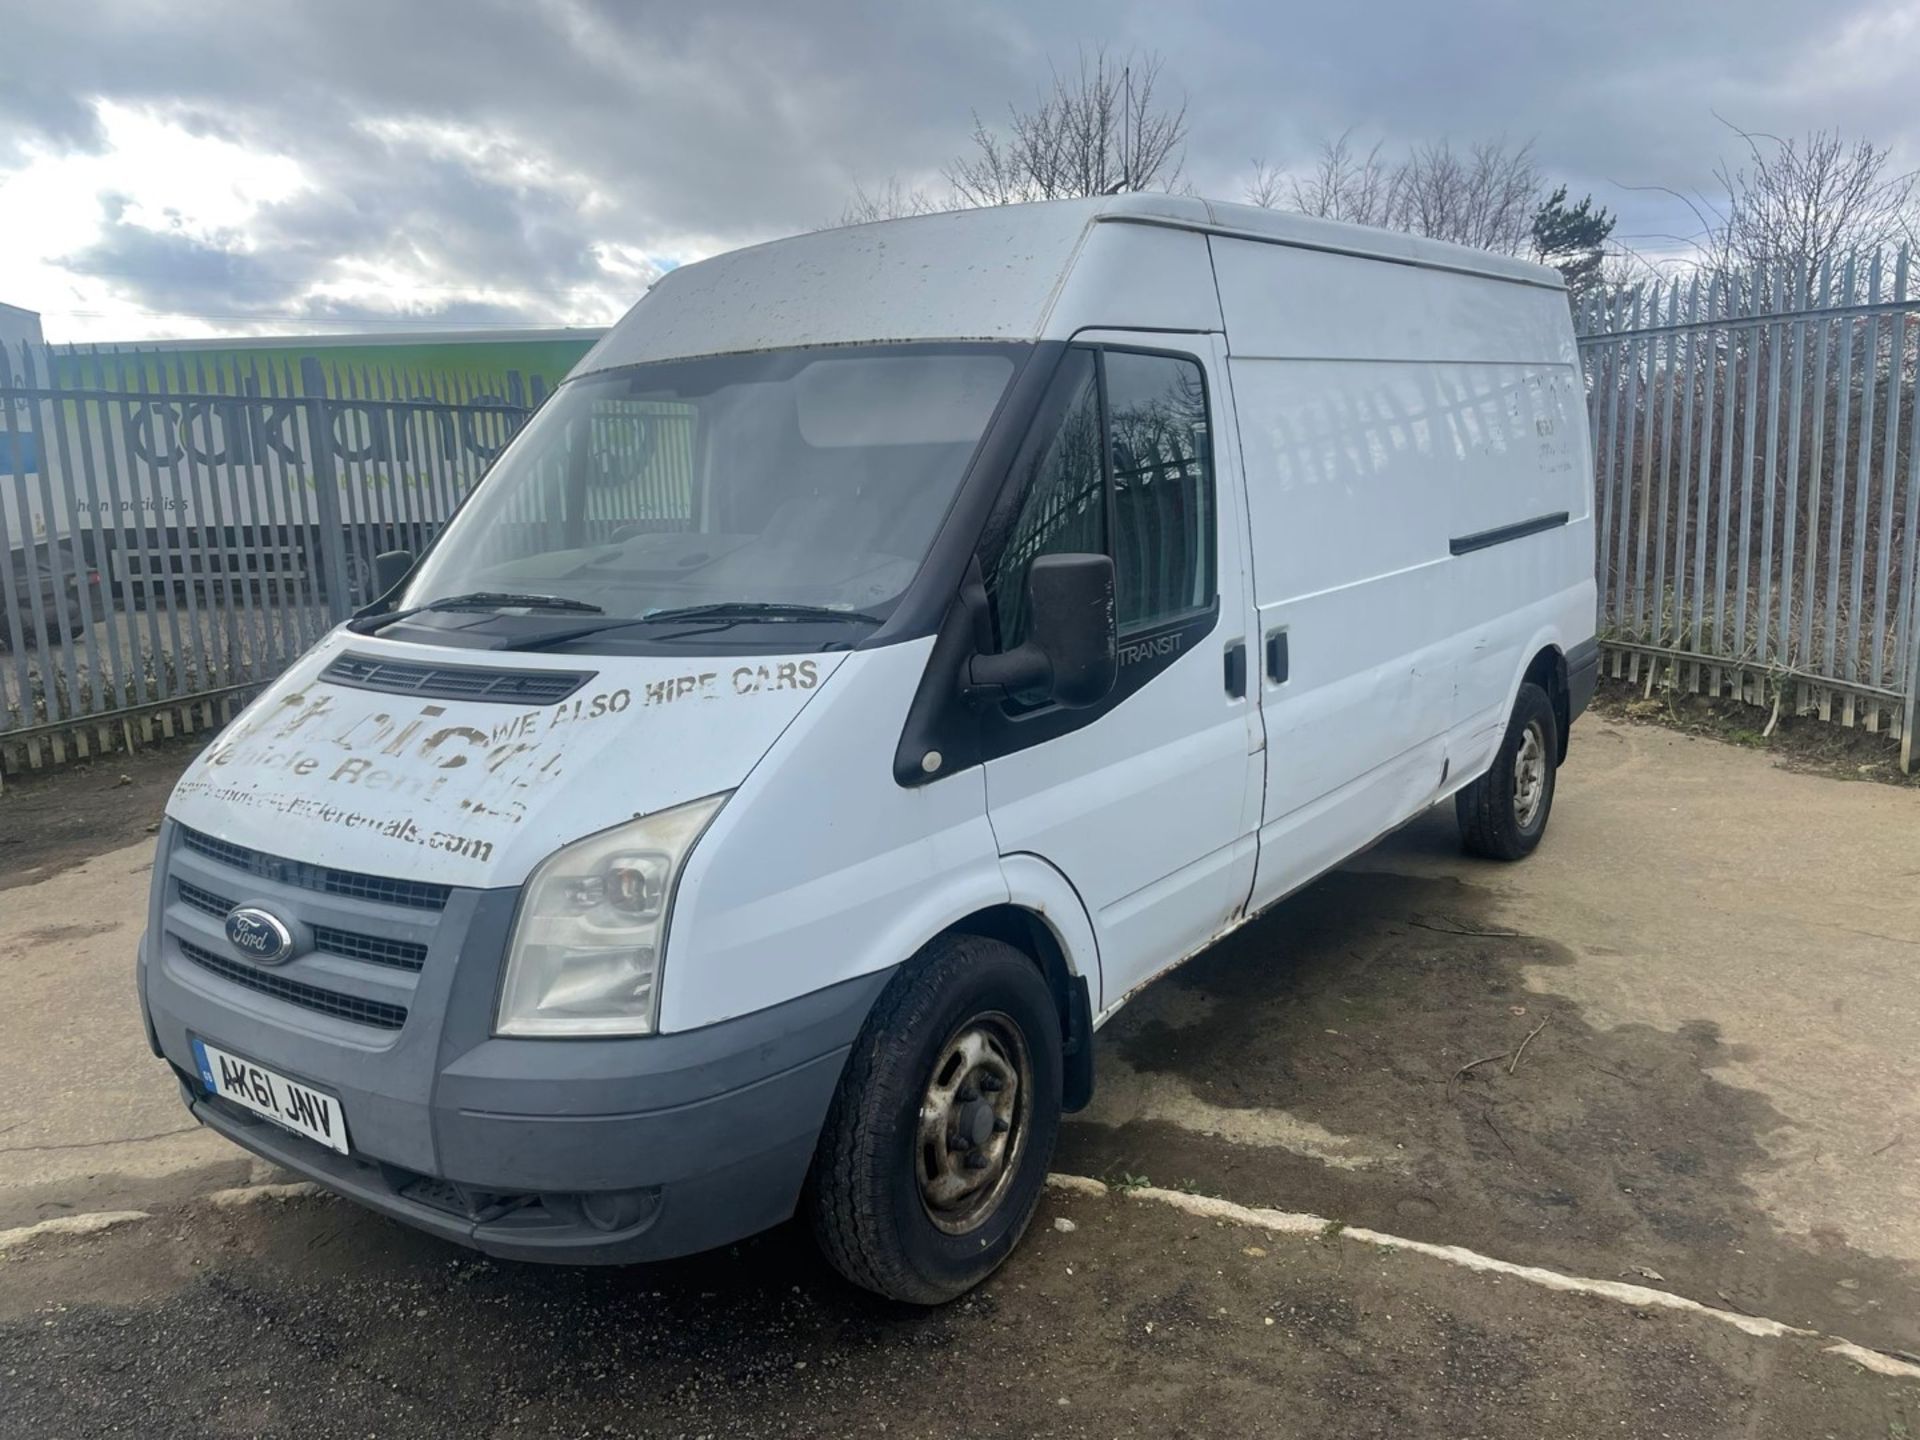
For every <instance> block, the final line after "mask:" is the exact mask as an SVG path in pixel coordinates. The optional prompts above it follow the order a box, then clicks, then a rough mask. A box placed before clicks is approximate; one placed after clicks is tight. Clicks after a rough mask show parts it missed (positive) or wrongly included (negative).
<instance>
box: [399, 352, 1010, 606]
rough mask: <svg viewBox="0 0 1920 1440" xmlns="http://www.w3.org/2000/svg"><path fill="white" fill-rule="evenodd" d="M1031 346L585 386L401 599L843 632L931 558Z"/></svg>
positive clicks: (611, 376) (464, 515)
mask: <svg viewBox="0 0 1920 1440" xmlns="http://www.w3.org/2000/svg"><path fill="white" fill-rule="evenodd" d="M1022 356H1023V347H1020V346H1009V345H964V344H954V345H944V344H943V345H931V344H913V345H873V346H836V347H833V348H831V349H819V348H814V349H805V350H787V351H773V352H766V353H759V354H751V355H731V356H719V357H712V358H707V359H699V360H674V361H663V362H659V363H656V364H650V365H641V366H634V367H631V368H628V369H624V370H614V371H607V372H603V373H599V374H592V375H587V376H583V377H582V378H580V379H577V380H571V381H569V382H567V383H566V384H564V385H562V386H561V387H560V389H559V390H558V391H556V392H555V394H554V396H553V398H552V399H551V400H549V401H548V402H547V404H546V405H544V406H543V407H542V408H541V409H540V411H539V412H538V413H537V414H536V415H535V416H534V417H533V418H532V419H531V420H530V421H529V422H528V423H527V425H526V427H525V428H524V429H523V430H522V431H521V432H520V434H519V435H518V436H517V437H515V439H514V441H513V443H512V444H511V445H510V446H508V448H507V449H506V451H505V452H504V453H503V454H502V455H501V457H500V459H499V460H498V462H497V463H496V464H495V465H494V467H493V469H492V471H491V472H490V473H489V474H488V476H487V478H486V480H485V482H484V483H483V484H482V485H481V486H480V488H479V490H478V491H477V492H476V493H475V494H474V496H473V498H472V499H471V501H469V502H468V504H467V505H465V506H464V507H463V508H462V509H461V510H460V513H459V514H458V515H457V516H456V517H455V518H454V519H453V521H452V522H451V523H450V524H449V526H448V527H447V530H446V532H445V534H443V535H442V536H441V538H440V540H439V543H438V544H436V545H435V546H434V547H433V550H432V551H431V553H430V554H429V555H428V556H427V558H426V560H425V561H424V562H423V563H422V565H421V566H420V569H419V571H418V573H417V574H416V576H415V578H414V580H413V582H412V584H411V585H409V586H408V588H407V592H406V594H405V595H404V596H403V597H401V599H400V604H401V606H402V607H403V608H406V607H417V606H423V605H431V604H434V602H451V603H453V604H458V605H463V606H474V607H475V608H481V609H485V608H487V606H486V605H485V604H484V603H479V602H481V601H483V600H485V599H486V598H487V597H492V598H493V599H494V600H495V601H496V602H497V604H498V606H499V608H501V609H503V610H505V609H509V608H511V597H514V596H527V597H533V598H535V599H536V600H542V601H544V602H545V603H544V604H542V605H541V606H539V607H538V608H539V610H540V612H541V614H542V615H543V616H544V618H545V620H546V622H547V623H550V624H553V625H560V624H563V623H565V622H569V621H571V622H575V623H576V624H577V623H578V622H580V621H581V619H582V616H581V614H580V613H578V612H579V611H581V610H583V609H584V608H585V607H588V606H591V607H593V608H594V609H597V610H598V611H600V612H602V613H603V615H604V616H605V617H606V620H607V621H620V622H624V623H620V624H604V625H603V624H602V622H601V621H599V620H591V621H589V623H588V624H587V626H585V627H584V628H583V631H582V633H586V632H587V631H591V630H597V629H600V628H606V629H609V630H613V629H618V630H622V631H632V632H634V633H636V634H638V633H640V632H641V631H642V628H643V627H645V628H651V627H652V626H653V625H656V624H657V625H665V624H667V623H669V622H679V623H684V622H685V620H686V619H688V618H690V617H689V616H688V614H687V612H689V611H700V612H702V613H704V614H708V615H712V616H715V617H716V618H723V619H724V618H728V617H733V618H735V619H738V618H740V617H743V616H744V617H747V618H757V619H761V620H764V621H766V622H767V623H775V622H779V621H788V620H794V619H801V620H810V621H814V622H820V623H825V624H829V625H835V628H836V629H837V630H838V631H839V632H840V633H839V634H838V635H837V637H836V638H838V639H841V640H845V639H846V638H848V635H847V632H848V631H849V630H852V629H853V627H854V626H855V625H856V624H862V623H864V624H867V625H871V624H872V623H874V622H875V621H877V620H878V619H879V618H883V617H884V615H885V613H886V612H887V610H888V609H890V608H891V607H892V606H893V605H894V604H895V602H897V601H898V599H899V597H900V595H901V593H902V592H903V591H904V590H905V589H906V587H907V585H908V583H909V582H910V581H911V580H912V579H913V576H914V574H915V573H916V572H917V571H918V570H919V568H920V565H921V562H922V561H923V560H924V559H925V558H926V553H927V550H928V548H929V547H930V546H931V545H932V543H933V536H934V532H935V531H936V530H937V529H938V528H939V525H940V522H941V521H942V519H944V518H945V516H946V514H947V510H948V507H949V506H950V505H951V503H952V501H953V498H954V494H955V492H956V490H957V489H958V488H959V484H960V480H961V477H962V476H963V475H964V474H965V472H966V468H967V464H968V462H969V460H970V459H971V458H972V455H973V452H974V450H975V448H976V447H977V446H978V444H979V443H980V439H981V437H982V435H983V434H984V433H985V431H986V428H987V424H988V422H989V420H991V418H992V416H993V414H994V411H995V409H996V407H997V406H998V404H999V402H1000V398H1001V396H1002V395H1003V394H1004V393H1005V391H1006V388H1007V386H1008V384H1009V382H1010V381H1011V380H1012V377H1013V374H1014V371H1015V369H1016V368H1017V366H1018V363H1019V361H1020V360H1021V358H1022ZM463 596H464V597H475V598H473V599H469V600H467V601H461V600H458V599H457V598H456V597H463ZM556 601H559V602H577V603H575V604H569V605H564V606H563V605H560V604H556V603H554V602H556ZM548 611H551V612H553V613H551V614H550V615H548V614H546V612H548ZM566 611H573V612H576V613H571V614H569V613H565V612H566ZM676 612H677V613H676ZM518 613H519V614H521V615H525V614H526V613H528V612H526V611H521V612H518ZM468 618H469V620H470V619H471V616H469V617H468ZM635 621H638V622H641V623H640V625H635V624H634V623H633V622H635ZM836 622H841V623H838V624H836ZM854 638H857V631H856V632H855V633H854Z"/></svg>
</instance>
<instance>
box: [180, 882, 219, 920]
mask: <svg viewBox="0 0 1920 1440" xmlns="http://www.w3.org/2000/svg"><path fill="white" fill-rule="evenodd" d="M176 883H177V884H178V885H179V886H180V899H181V901H182V903H184V904H187V905H191V906H192V907H193V908H194V909H195V910H198V911H199V912H200V913H201V914H202V915H211V916H213V918H214V919H216V920H224V919H226V918H227V912H228V911H229V910H231V909H233V902H232V901H231V900H228V899H226V898H224V897H223V896H219V895H216V894H214V893H213V892H212V891H211V890H202V889H201V888H200V887H199V886H198V885H189V884H188V883H187V882H186V881H184V880H181V881H178V882H176Z"/></svg>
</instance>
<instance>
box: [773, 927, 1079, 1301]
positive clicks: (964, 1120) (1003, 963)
mask: <svg viewBox="0 0 1920 1440" xmlns="http://www.w3.org/2000/svg"><path fill="white" fill-rule="evenodd" d="M1060 1066H1061V1060H1060V1017H1059V1012H1058V1011H1057V1010H1056V1009H1055V1007H1054V1002H1053V996H1052V994H1051V993H1050V992H1049V990H1048V988H1047V984H1046V981H1045V980H1044V979H1043V978H1042V977H1041V974H1040V970H1039V967H1038V966H1036V965H1035V964H1034V962H1033V961H1032V960H1030V959H1029V958H1028V957H1027V956H1025V955H1023V954H1021V953H1020V952H1019V951H1018V950H1015V949H1014V948H1013V947H1012V946H1010V945H1004V944H1002V943H1001V942H999V941H997V940H988V939H984V938H982V937H979V936H974V935H949V936H945V937H943V938H941V939H939V940H936V941H935V942H934V943H933V944H931V945H929V946H928V947H927V948H926V949H925V950H923V951H922V952H921V953H920V954H919V955H918V956H916V957H915V958H914V959H913V961H911V962H910V963H909V964H907V965H905V966H904V967H902V969H901V971H900V973H899V974H897V975H896V976H894V978H893V980H892V981H891V982H890V983H889V984H888V986H887V988H886V990H885V991H883V992H882V993H881V996H880V999H879V1000H878V1001H877V1002H876V1003H875V1005H874V1007H873V1013H872V1014H870V1015H869V1016H868V1017H867V1023H866V1025H865V1026H864V1027H863V1028H862V1029H861V1031H860V1037H859V1039H857V1040H856V1041H855V1042H854V1045H853V1050H852V1052H851V1053H850V1054H849V1055H848V1057H847V1067H846V1070H845V1071H844V1072H843V1073H842V1075H841V1077H840V1088H839V1090H838V1091H837V1092H836V1093H835V1095H834V1099H833V1104H832V1106H831V1108H830V1109H829V1110H828V1112H827V1121H826V1125H825V1127H824V1128H823V1129H822V1130H821V1133H820V1144H819V1148H818V1150H817V1151H816V1152H815V1155H814V1161H813V1172H812V1174H811V1175H810V1176H809V1178H808V1182H807V1195H806V1201H805V1205H806V1209H807V1212H808V1216H809V1218H810V1219H811V1221H812V1224H813V1232H814V1235H815V1237H816V1238H817V1239H818V1241H819V1243H820V1248H821V1249H822V1250H823V1251H824V1252H825V1253H826V1257H827V1259H828V1260H829V1261H830V1262H832V1264H833V1267H834V1268H835V1269H836V1270H838V1271H839V1272H840V1273H841V1274H842V1275H844V1276H846V1277H847V1279H849V1280H851V1281H852V1282H853V1283H854V1284H856V1285H859V1286H861V1287H863V1288H864V1289H867V1290H872V1291H876V1292H877V1293H879V1294H881V1295H885V1296H888V1297H889V1298H891V1299H894V1300H905V1301H909V1302H912V1303H914V1304H917V1305H937V1304H940V1303H941V1302H943V1301H947V1300H951V1299H953V1298H954V1297H955V1296H956V1295H961V1294H964V1293H965V1292H966V1291H968V1290H970V1289H972V1288H973V1287H974V1286H975V1285H978V1284H979V1283H980V1282H981V1281H982V1280H984V1279H986V1278H987V1276H989V1275H991V1274H992V1273H993V1272H994V1270H995V1269H996V1268H998V1267H999V1265H1000V1262H1001V1261H1003V1260H1005V1259H1006V1258H1007V1256H1008V1255H1009V1254H1011V1253H1012V1251H1013V1247H1014V1246H1015V1245H1016V1244H1018V1243H1019V1241H1020V1237H1021V1235H1022V1234H1024V1233H1025V1232H1026V1228H1027V1223H1028V1222H1029V1221H1030V1220H1032V1219H1033V1212H1034V1208H1035V1206H1037V1205H1038V1204H1039V1201H1040V1188H1041V1185H1042V1183H1043V1182H1044V1181H1045V1179H1046V1174H1047V1166H1048V1164H1049V1163H1051V1161H1052V1158H1053V1144H1054V1140H1055V1138H1056V1136H1057V1135H1058V1134H1059V1130H1060V1093H1061V1092H1060V1075H1061V1070H1060Z"/></svg>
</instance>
